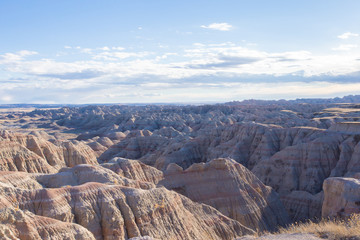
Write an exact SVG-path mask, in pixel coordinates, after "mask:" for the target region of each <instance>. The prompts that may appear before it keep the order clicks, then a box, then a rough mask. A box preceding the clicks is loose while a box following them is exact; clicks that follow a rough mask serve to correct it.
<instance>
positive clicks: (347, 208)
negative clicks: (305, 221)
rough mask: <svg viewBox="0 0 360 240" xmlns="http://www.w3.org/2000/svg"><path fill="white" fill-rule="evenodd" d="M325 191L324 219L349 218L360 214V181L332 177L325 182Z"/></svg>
mask: <svg viewBox="0 0 360 240" xmlns="http://www.w3.org/2000/svg"><path fill="white" fill-rule="evenodd" d="M323 189H324V203H323V205H322V214H321V216H322V217H323V218H328V217H330V218H334V217H341V218H347V217H349V216H350V215H351V214H353V213H360V180H358V179H354V178H341V177H331V178H327V179H326V180H325V181H324V184H323Z"/></svg>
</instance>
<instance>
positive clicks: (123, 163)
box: [101, 158, 163, 184]
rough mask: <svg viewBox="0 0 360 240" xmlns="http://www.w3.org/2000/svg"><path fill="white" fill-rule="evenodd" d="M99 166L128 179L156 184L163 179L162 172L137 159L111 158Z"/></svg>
mask: <svg viewBox="0 0 360 240" xmlns="http://www.w3.org/2000/svg"><path fill="white" fill-rule="evenodd" d="M101 166H102V167H104V168H108V169H110V170H112V171H114V172H115V173H117V174H119V175H120V176H124V177H126V178H129V179H134V180H139V181H145V182H151V183H154V184H157V183H158V182H159V181H160V180H161V179H163V173H162V172H161V171H159V170H157V169H156V168H154V167H150V166H148V165H146V164H144V163H142V162H140V161H137V160H131V159H126V158H113V159H112V160H110V161H109V162H107V163H103V164H101Z"/></svg>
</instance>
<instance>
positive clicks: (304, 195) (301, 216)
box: [280, 191, 324, 221]
mask: <svg viewBox="0 0 360 240" xmlns="http://www.w3.org/2000/svg"><path fill="white" fill-rule="evenodd" d="M323 198H324V194H323V192H320V193H317V194H314V195H313V194H311V193H308V192H306V191H292V192H291V193H290V194H288V195H282V196H280V200H281V202H282V203H283V204H284V207H285V209H286V210H287V212H288V214H289V216H290V218H291V219H293V220H294V221H303V220H305V219H311V220H318V219H319V218H320V216H321V207H322V203H323Z"/></svg>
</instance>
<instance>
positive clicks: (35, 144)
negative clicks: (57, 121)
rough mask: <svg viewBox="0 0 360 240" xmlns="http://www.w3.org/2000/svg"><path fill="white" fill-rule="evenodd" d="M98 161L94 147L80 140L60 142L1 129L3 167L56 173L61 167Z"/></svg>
mask: <svg viewBox="0 0 360 240" xmlns="http://www.w3.org/2000/svg"><path fill="white" fill-rule="evenodd" d="M78 164H93V165H96V164H98V162H97V158H96V155H95V153H94V151H93V150H92V149H91V148H90V147H89V146H87V145H85V144H84V143H81V142H77V141H74V142H71V141H64V142H62V143H61V144H60V146H57V145H55V144H53V143H51V142H49V141H47V140H44V139H42V138H38V137H36V136H34V135H25V134H18V133H10V132H7V131H0V170H2V171H25V172H39V173H53V172H56V171H57V170H59V169H61V168H62V167H66V166H68V167H73V166H75V165H78Z"/></svg>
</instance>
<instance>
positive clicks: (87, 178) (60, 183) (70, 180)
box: [33, 164, 155, 189]
mask: <svg viewBox="0 0 360 240" xmlns="http://www.w3.org/2000/svg"><path fill="white" fill-rule="evenodd" d="M33 178H35V179H36V180H37V181H38V182H39V183H40V184H41V185H42V186H44V187H47V188H59V187H64V186H77V185H81V184H84V183H87V182H97V183H105V184H115V185H121V186H127V187H133V188H143V189H149V188H153V187H155V184H153V183H151V182H147V181H143V180H139V181H138V180H134V179H129V178H126V177H123V176H121V175H119V174H116V173H115V172H113V171H111V170H109V169H107V168H103V167H101V166H98V165H95V166H92V165H88V164H80V165H77V166H75V167H72V168H63V169H61V170H60V171H59V172H58V173H56V174H41V175H37V176H35V177H33Z"/></svg>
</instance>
